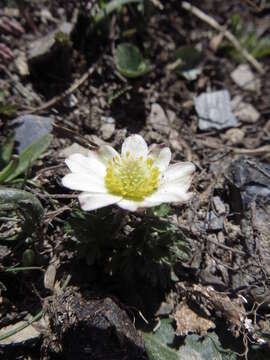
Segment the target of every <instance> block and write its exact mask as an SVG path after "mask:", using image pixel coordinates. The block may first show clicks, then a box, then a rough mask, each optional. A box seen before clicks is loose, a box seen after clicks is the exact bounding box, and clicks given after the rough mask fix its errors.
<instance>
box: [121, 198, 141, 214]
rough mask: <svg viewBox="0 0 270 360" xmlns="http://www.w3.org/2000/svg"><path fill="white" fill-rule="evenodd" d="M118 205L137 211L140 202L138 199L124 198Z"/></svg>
mask: <svg viewBox="0 0 270 360" xmlns="http://www.w3.org/2000/svg"><path fill="white" fill-rule="evenodd" d="M117 205H118V206H119V207H120V208H122V209H125V210H129V211H136V210H137V209H138V207H140V203H139V202H137V201H132V200H126V199H122V200H121V201H119V203H117Z"/></svg>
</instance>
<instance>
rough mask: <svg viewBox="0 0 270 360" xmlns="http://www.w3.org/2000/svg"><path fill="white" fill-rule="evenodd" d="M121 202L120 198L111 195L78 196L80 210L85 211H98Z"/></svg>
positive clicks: (88, 194) (86, 193) (85, 194)
mask: <svg viewBox="0 0 270 360" xmlns="http://www.w3.org/2000/svg"><path fill="white" fill-rule="evenodd" d="M119 200H121V197H120V196H115V195H111V194H91V193H88V192H85V193H82V194H80V195H79V202H80V205H81V208H82V209H83V210H86V211H91V210H95V209H99V208H102V207H105V206H109V205H112V204H116V203H117V202H118V201H119Z"/></svg>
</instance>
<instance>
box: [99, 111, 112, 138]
mask: <svg viewBox="0 0 270 360" xmlns="http://www.w3.org/2000/svg"><path fill="white" fill-rule="evenodd" d="M102 120H103V121H104V123H103V124H102V125H101V127H100V132H101V134H102V138H103V139H104V140H109V139H110V138H111V137H112V136H113V134H114V132H115V120H114V118H112V117H102Z"/></svg>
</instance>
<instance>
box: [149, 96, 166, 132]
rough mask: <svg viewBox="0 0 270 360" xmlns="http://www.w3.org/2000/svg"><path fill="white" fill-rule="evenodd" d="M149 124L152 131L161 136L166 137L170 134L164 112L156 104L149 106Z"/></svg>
mask: <svg viewBox="0 0 270 360" xmlns="http://www.w3.org/2000/svg"><path fill="white" fill-rule="evenodd" d="M149 123H150V125H152V127H153V129H154V130H156V131H158V132H160V133H162V134H165V135H168V134H169V132H170V127H169V120H168V118H167V116H166V114H165V111H164V110H163V109H162V107H161V106H160V105H159V104H158V103H154V104H152V106H151V112H150V117H149Z"/></svg>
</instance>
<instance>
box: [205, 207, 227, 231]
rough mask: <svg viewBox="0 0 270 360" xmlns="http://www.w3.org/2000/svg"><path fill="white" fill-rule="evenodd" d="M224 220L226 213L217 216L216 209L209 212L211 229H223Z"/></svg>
mask: <svg viewBox="0 0 270 360" xmlns="http://www.w3.org/2000/svg"><path fill="white" fill-rule="evenodd" d="M224 220H225V217H224V215H220V216H217V215H216V214H215V212H214V211H210V212H209V214H208V222H209V230H213V231H218V230H223V227H224Z"/></svg>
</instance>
